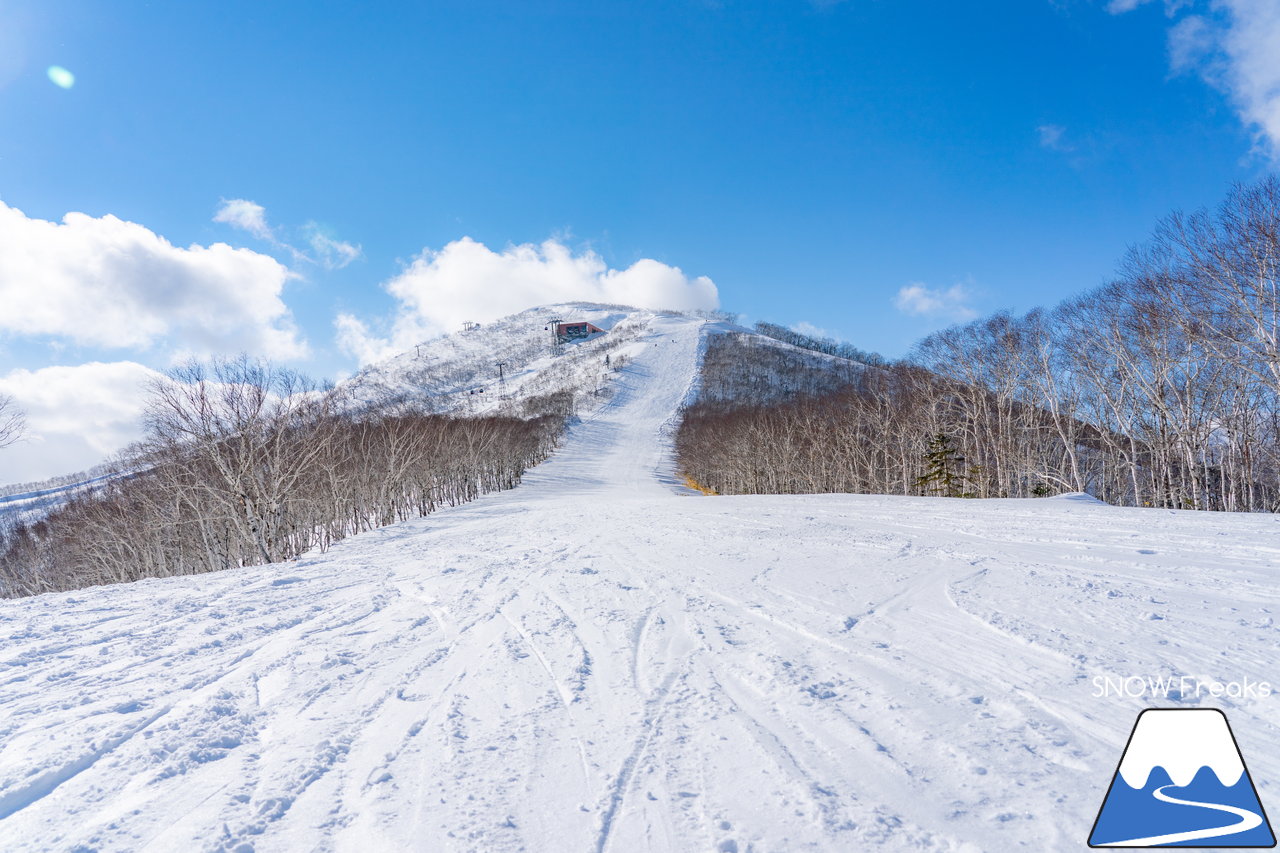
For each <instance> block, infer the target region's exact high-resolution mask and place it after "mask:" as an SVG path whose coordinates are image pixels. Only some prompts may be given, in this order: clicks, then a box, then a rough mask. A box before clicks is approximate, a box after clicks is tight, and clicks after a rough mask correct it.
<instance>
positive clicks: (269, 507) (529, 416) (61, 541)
mask: <svg viewBox="0 0 1280 853" xmlns="http://www.w3.org/2000/svg"><path fill="white" fill-rule="evenodd" d="M149 400H150V402H149V405H148V408H147V413H146V439H145V440H144V441H143V442H142V443H141V444H140V445H139V446H137V447H136V448H134V449H133V450H132V451H131V452H130V453H128V454H127V455H126V457H125V459H124V460H123V461H122V463H121V476H118V477H116V478H115V479H113V480H112V481H111V482H110V483H109V484H108V485H107V486H106V487H104V488H103V489H101V490H99V491H98V492H96V493H93V494H88V495H85V496H83V497H80V498H76V499H73V500H71V501H70V502H69V503H67V504H66V505H64V506H62V507H61V508H59V509H57V510H55V511H53V512H52V513H51V514H50V515H48V516H46V517H45V518H43V519H41V520H39V521H37V522H35V523H33V524H29V525H23V526H19V527H18V528H17V529H16V530H12V531H10V532H9V533H7V534H6V535H5V536H4V537H3V538H0V595H4V596H18V595H31V594H35V593H40V592H48V591H54V590H65V589H77V588H81V587H84V586H89V585H93V584H100V583H116V582H122V581H130V580H136V579H139V578H144V577H167V576H171V575H183V574H194V573H199V572H208V571H215V570H218V569H226V568H234V567H237V566H247V565H255V564H261V563H270V562H277V561H280V560H285V559H289V558H292V557H296V556H297V555H299V554H301V553H302V552H303V551H306V550H308V549H310V548H314V547H319V548H322V549H323V548H325V547H327V546H328V545H329V544H330V543H332V542H334V541H337V540H339V539H341V538H343V537H345V536H349V535H352V534H354V533H359V532H362V531H365V530H369V529H372V528H374V527H378V526H381V525H385V524H390V523H392V522H396V521H401V520H404V519H408V518H413V517H416V516H420V515H425V514H427V513H429V512H431V511H433V510H434V509H436V508H437V507H439V506H441V505H448V506H452V505H456V504H459V503H463V502H465V501H468V500H471V499H473V498H475V497H476V496H478V495H480V494H484V493H486V492H490V491H495V490H499V489H508V488H511V487H513V486H515V485H516V484H517V483H519V481H520V478H521V475H522V473H523V472H524V471H525V469H527V468H528V467H529V466H531V465H534V464H537V463H538V462H540V461H542V460H543V459H545V458H546V457H547V456H548V455H549V454H550V453H551V451H552V449H553V448H554V446H555V443H556V441H557V440H558V437H559V435H560V434H561V431H562V429H563V425H564V422H565V419H566V417H567V416H568V415H569V414H570V413H571V411H572V405H573V401H572V398H571V397H566V396H565V395H557V396H551V397H546V398H541V399H534V400H530V401H527V403H526V405H525V408H526V411H525V413H524V415H525V416H524V417H474V418H452V417H447V416H443V415H430V414H414V413H412V412H407V411H406V410H405V408H404V406H403V405H398V406H396V407H395V409H394V413H386V412H384V411H381V410H378V409H376V408H368V407H361V408H360V409H353V408H351V407H350V406H348V405H346V401H344V400H342V399H341V398H340V396H339V395H338V394H337V393H336V392H335V391H333V390H332V389H323V388H317V387H316V386H315V385H313V384H312V383H310V382H308V381H307V380H306V379H304V378H303V377H301V376H299V375H298V374H296V373H293V372H291V371H288V370H284V369H281V368H278V367H274V366H272V365H269V364H266V363H262V362H258V361H254V360H251V359H248V358H245V357H241V358H238V359H231V360H220V361H215V362H213V363H212V364H210V365H207V366H206V365H200V364H191V365H188V366H186V367H183V368H181V369H179V370H177V371H175V372H174V374H173V375H172V376H171V377H167V378H165V379H163V380H159V381H156V382H155V383H154V384H153V385H152V387H151V389H150V396H149Z"/></svg>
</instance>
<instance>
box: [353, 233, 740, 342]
mask: <svg viewBox="0 0 1280 853" xmlns="http://www.w3.org/2000/svg"><path fill="white" fill-rule="evenodd" d="M384 287H385V288H386V290H387V292H388V293H390V294H391V295H392V296H394V297H395V298H396V300H397V301H398V302H399V306H398V310H397V314H396V316H395V318H394V321H393V322H392V324H391V332H390V335H389V337H386V338H376V337H372V336H371V335H370V333H369V330H368V329H367V328H366V327H365V326H364V324H363V323H361V322H360V321H359V320H357V319H356V318H354V317H352V316H350V315H343V316H340V317H339V318H338V319H337V321H336V326H337V332H338V340H339V344H340V345H341V346H342V347H343V349H344V350H346V351H347V352H348V353H350V354H352V355H354V356H356V357H357V358H360V359H361V361H362V362H368V361H370V360H373V359H375V358H377V357H380V356H382V355H386V354H389V353H391V352H396V351H400V350H403V349H406V348H408V347H409V346H412V345H413V344H414V343H416V342H418V341H421V340H423V339H425V338H427V337H430V336H432V335H435V334H439V333H441V332H446V331H452V330H454V329H456V328H458V327H459V326H460V325H461V324H462V323H463V321H466V320H474V321H476V322H485V321H488V320H492V319H496V318H498V317H502V316H504V315H507V314H512V313H514V312H517V311H522V310H524V309H525V308H530V307H533V306H535V305H545V304H548V303H553V302H572V301H582V302H616V303H621V304H625V305H635V306H637V307H641V308H671V309H676V310H689V309H699V308H701V309H712V308H716V307H717V306H718V305H719V304H720V299H719V295H718V293H717V291H716V286H715V284H714V283H713V282H712V281H711V279H709V278H707V277H706V276H698V277H696V278H690V277H689V276H686V275H685V274H684V273H683V272H682V271H681V270H680V269H679V268H678V267H672V266H668V265H667V264H663V263H660V262H658V261H655V260H650V259H648V258H646V259H643V260H639V261H636V262H635V263H634V264H632V265H631V266H629V267H627V268H626V269H625V270H615V269H610V268H609V266H608V265H607V264H606V263H605V262H604V259H603V258H601V257H600V256H599V255H598V254H596V253H595V252H592V251H586V252H582V253H581V254H575V253H574V252H573V251H572V250H571V249H570V248H568V247H567V246H565V245H564V244H563V243H560V242H558V241H556V240H547V241H546V242H544V243H542V244H540V245H534V244H532V243H524V244H522V245H519V246H509V247H507V248H506V249H504V250H502V251H501V252H495V251H493V250H492V249H489V248H488V247H487V246H485V245H484V244H483V243H478V242H476V241H475V240H472V239H471V238H469V237H464V238H462V239H461V240H455V241H454V242H452V243H449V244H448V245H446V246H445V247H444V248H443V249H441V250H439V251H432V250H430V249H427V250H424V251H423V252H422V253H421V254H420V255H418V257H416V258H414V260H413V262H412V263H411V264H410V265H409V267H408V268H407V269H405V270H404V272H402V273H400V275H398V276H396V277H395V278H393V279H391V280H390V281H388V282H387V283H386V284H385V285H384Z"/></svg>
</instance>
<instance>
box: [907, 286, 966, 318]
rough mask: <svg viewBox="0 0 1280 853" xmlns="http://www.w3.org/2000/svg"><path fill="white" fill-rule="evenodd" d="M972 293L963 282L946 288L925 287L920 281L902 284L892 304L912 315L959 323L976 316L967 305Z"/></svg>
mask: <svg viewBox="0 0 1280 853" xmlns="http://www.w3.org/2000/svg"><path fill="white" fill-rule="evenodd" d="M972 298H973V295H972V294H971V293H970V292H969V288H968V287H966V286H965V285H963V284H953V285H951V287H948V288H947V289H946V290H941V289H938V288H932V287H927V286H925V285H924V284H921V283H920V282H914V283H912V284H907V285H903V286H902V287H901V288H900V289H899V290H898V295H897V296H896V297H894V300H893V304H894V306H895V307H896V308H897V309H898V310H899V311H901V312H902V313H904V314H910V315H912V316H914V317H932V318H935V319H940V320H948V321H950V322H954V323H961V322H964V321H966V320H972V319H973V318H974V317H977V316H978V312H977V311H974V310H973V308H972V307H970V305H969V300H970V299H972Z"/></svg>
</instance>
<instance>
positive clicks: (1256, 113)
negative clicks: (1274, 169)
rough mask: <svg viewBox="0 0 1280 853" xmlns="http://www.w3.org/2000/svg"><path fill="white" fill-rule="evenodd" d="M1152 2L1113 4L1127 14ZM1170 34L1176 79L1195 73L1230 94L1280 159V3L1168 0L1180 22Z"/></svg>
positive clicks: (1117, 0) (1263, 145) (1262, 144)
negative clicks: (1186, 73) (1182, 74)
mask: <svg viewBox="0 0 1280 853" xmlns="http://www.w3.org/2000/svg"><path fill="white" fill-rule="evenodd" d="M1144 2H1146V0H1112V2H1111V4H1110V5H1109V6H1108V10H1109V11H1111V12H1112V13H1114V14H1121V13H1124V12H1128V11H1130V10H1132V9H1135V8H1137V7H1138V6H1140V5H1143V3H1144ZM1188 8H1195V9H1196V14H1186V15H1183V16H1182V17H1181V18H1180V19H1178V20H1177V21H1176V22H1175V23H1174V24H1173V26H1172V27H1170V29H1169V65H1170V68H1171V69H1172V70H1173V71H1174V72H1175V73H1184V72H1190V71H1194V72H1196V73H1199V74H1200V76H1202V77H1203V78H1204V79H1205V80H1206V81H1207V82H1208V83H1209V84H1210V85H1213V86H1215V87H1216V88H1218V89H1220V90H1221V91H1222V92H1224V93H1225V94H1226V95H1227V97H1228V98H1229V99H1230V100H1231V103H1232V106H1233V107H1234V108H1235V110H1236V112H1237V113H1238V114H1239V116H1240V118H1241V120H1242V121H1243V122H1244V124H1245V125H1246V126H1247V127H1248V128H1250V130H1252V131H1253V132H1254V134H1255V136H1256V139H1257V143H1258V148H1259V150H1261V151H1263V152H1264V153H1266V154H1267V155H1269V156H1271V157H1272V158H1273V159H1280V59H1277V57H1280V3H1277V2H1276V0H1207V2H1206V0H1200V2H1191V0H1166V3H1165V13H1166V14H1167V15H1168V16H1169V17H1171V18H1176V17H1177V16H1178V15H1180V14H1181V13H1182V12H1183V11H1184V10H1186V9H1188Z"/></svg>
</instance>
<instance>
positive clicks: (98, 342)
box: [0, 202, 306, 358]
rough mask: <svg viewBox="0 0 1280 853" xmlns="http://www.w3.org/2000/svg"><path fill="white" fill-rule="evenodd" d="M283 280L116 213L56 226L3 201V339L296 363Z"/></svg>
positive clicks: (271, 269)
mask: <svg viewBox="0 0 1280 853" xmlns="http://www.w3.org/2000/svg"><path fill="white" fill-rule="evenodd" d="M290 275H291V273H290V272H289V270H288V269H287V268H286V267H284V266H283V265H282V264H280V263H279V262H278V261H276V260H275V259H274V258H271V257H268V256H267V255H263V254H259V253H257V252H253V251H250V250H248V249H236V248H232V247H231V246H228V245H227V244H225V243H215V244H213V245H212V246H199V245H192V246H190V247H188V248H186V249H182V248H178V247H176V246H174V245H173V244H171V243H170V242H169V241H168V240H165V239H164V238H163V237H160V236H159V235H157V234H155V233H154V232H152V231H150V230H148V229H147V228H144V227H143V226H141V225H138V224H136V223H133V222H125V221H123V220H121V219H117V218H116V217H115V216H111V215H107V216H102V217H97V218H95V217H91V216H87V215H85V214H83V213H68V214H67V215H66V216H64V217H63V218H62V222H61V223H57V222H49V221H47V220H43V219H32V218H28V217H27V216H26V215H25V214H24V213H23V212H22V211H21V210H18V209H17V208H13V207H9V206H7V205H6V204H4V203H3V202H0V306H3V308H2V309H0V333H4V332H9V333H15V334H18V335H29V336H53V337H55V338H61V339H64V340H69V341H72V342H75V343H78V344H87V345H93V346H101V347H113V348H120V347H127V348H134V349H144V348H149V347H155V346H163V347H164V349H165V350H166V351H167V352H168V354H169V355H170V356H171V357H178V356H185V355H204V354H209V353H218V352H234V351H240V350H244V351H247V352H250V353H254V354H258V355H263V356H268V357H272V358H297V357H301V356H303V355H305V354H306V344H305V343H304V342H303V341H302V340H301V339H300V338H299V335H298V331H297V329H296V328H295V326H294V323H293V318H292V316H291V315H290V312H289V309H288V308H287V307H286V306H285V304H284V302H283V301H282V300H281V293H282V291H283V289H284V284H285V282H286V281H287V280H288V279H289V277H290Z"/></svg>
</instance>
